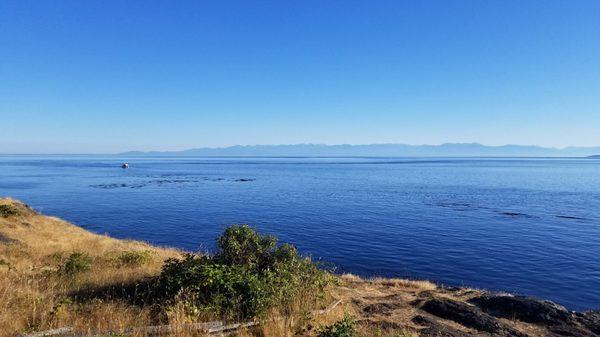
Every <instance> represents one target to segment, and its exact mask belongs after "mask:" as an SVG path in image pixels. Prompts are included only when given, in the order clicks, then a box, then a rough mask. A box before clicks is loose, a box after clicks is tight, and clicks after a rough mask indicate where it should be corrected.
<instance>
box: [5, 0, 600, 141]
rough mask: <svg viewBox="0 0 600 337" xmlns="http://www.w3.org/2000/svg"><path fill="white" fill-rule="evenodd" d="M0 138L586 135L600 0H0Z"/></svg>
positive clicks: (595, 80) (594, 134) (593, 128)
mask: <svg viewBox="0 0 600 337" xmlns="http://www.w3.org/2000/svg"><path fill="white" fill-rule="evenodd" d="M0 117H1V118H0V152H4V153H6V152H27V153H72V152H76V153H95V152H118V151H125V150H174V149H185V148H191V147H203V146H226V145H233V144H282V143H286V144H289V143H305V142H311V143H328V144H336V143H351V144H358V143H363V144H364V143H383V142H386V143H387V142H393V143H409V144H422V143H428V144H438V143H443V142H481V143H484V144H490V145H498V144H506V143H518V144H538V145H545V146H567V145H583V146H591V145H600V1H598V0H591V1H567V0H561V1H550V0H543V1H533V0H528V1H521V0H519V1H507V0H501V1H500V0H498V1H483V0H482V1H475V0H469V1H458V0H457V1H452V0H451V1H447V0H440V1H399V0H396V1H322V0H315V1H312V0H303V1H223V0H220V1H148V0H145V1H131V0H128V1H79V0H77V1H23V0H17V1H12V0H2V1H0Z"/></svg>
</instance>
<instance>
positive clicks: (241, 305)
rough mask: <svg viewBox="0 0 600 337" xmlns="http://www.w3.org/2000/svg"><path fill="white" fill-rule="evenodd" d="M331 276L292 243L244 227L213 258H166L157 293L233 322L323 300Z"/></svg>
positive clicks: (229, 233)
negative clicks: (280, 243)
mask: <svg viewBox="0 0 600 337" xmlns="http://www.w3.org/2000/svg"><path fill="white" fill-rule="evenodd" d="M330 279H331V277H330V275H329V273H327V272H325V271H323V270H320V269H319V268H318V267H317V266H316V265H315V264H314V263H313V262H311V261H310V259H308V258H305V257H302V256H300V255H299V254H298V252H297V250H296V249H295V248H294V247H293V246H291V245H287V244H284V245H277V240H276V239H275V238H274V237H272V236H264V235H260V234H258V233H257V232H255V231H254V230H253V229H251V228H250V227H248V226H245V225H244V226H238V225H236V226H232V227H229V228H228V229H227V230H225V232H224V233H223V235H222V236H221V237H220V238H219V239H218V250H217V253H216V254H215V255H214V256H196V255H191V254H190V255H187V256H186V257H185V258H183V259H180V260H178V259H171V260H168V261H167V262H166V263H165V265H164V266H163V270H162V273H161V275H160V277H159V281H158V286H157V288H158V289H157V290H158V293H159V296H160V297H162V298H165V299H167V300H174V299H176V298H180V299H181V298H182V297H183V299H184V300H185V301H187V302H188V303H191V304H192V305H193V306H194V307H195V308H197V309H198V310H199V311H201V312H205V313H211V314H214V315H218V316H222V317H224V318H231V319H234V318H235V319H245V318H249V317H261V316H263V315H265V314H266V313H267V312H268V311H269V310H271V309H274V308H277V309H280V310H281V311H284V310H290V308H291V307H292V306H293V304H294V303H296V302H298V300H299V299H300V298H302V299H303V300H304V301H305V302H306V303H308V301H309V299H311V298H313V299H314V298H316V297H318V296H322V295H323V294H324V289H325V287H326V285H327V284H328V283H329V281H330Z"/></svg>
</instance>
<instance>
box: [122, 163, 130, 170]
mask: <svg viewBox="0 0 600 337" xmlns="http://www.w3.org/2000/svg"><path fill="white" fill-rule="evenodd" d="M121 168H124V169H126V168H129V164H127V163H123V164H122V165H121Z"/></svg>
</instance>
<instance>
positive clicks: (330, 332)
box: [317, 315, 356, 337]
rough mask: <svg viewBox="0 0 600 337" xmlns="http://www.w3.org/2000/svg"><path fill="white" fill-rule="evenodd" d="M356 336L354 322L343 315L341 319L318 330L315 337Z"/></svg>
mask: <svg viewBox="0 0 600 337" xmlns="http://www.w3.org/2000/svg"><path fill="white" fill-rule="evenodd" d="M354 336H356V321H355V320H354V319H353V318H352V317H350V316H348V315H345V316H344V318H343V319H341V320H339V321H337V322H335V323H334V324H332V325H328V326H325V327H322V328H320V329H319V330H318V331H317V337H354Z"/></svg>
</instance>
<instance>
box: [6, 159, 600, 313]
mask: <svg viewBox="0 0 600 337" xmlns="http://www.w3.org/2000/svg"><path fill="white" fill-rule="evenodd" d="M123 162H128V163H129V164H130V168H128V169H122V168H121V167H120V165H121V163H123ZM0 196H10V197H13V198H16V199H19V200H21V201H23V202H26V203H28V204H29V205H31V206H32V207H33V208H34V209H36V210H37V211H39V212H41V213H43V214H47V215H54V216H58V217H61V218H64V219H66V220H69V221H71V222H73V223H75V224H77V225H79V226H82V227H84V228H86V229H88V230H91V231H93V232H97V233H106V234H108V235H111V236H114V237H118V238H131V239H137V240H144V241H148V242H150V243H153V244H157V245H165V246H174V247H179V248H182V249H185V250H190V251H198V252H206V251H213V250H214V249H215V239H216V237H217V236H218V235H219V234H220V233H221V232H222V231H223V229H224V228H225V227H226V226H228V225H230V224H249V225H251V226H253V227H255V228H257V229H258V230H260V231H261V232H264V233H269V234H274V235H277V236H278V237H279V239H280V241H282V242H289V243H292V244H294V245H296V246H297V247H298V248H299V249H300V251H301V252H303V253H304V254H306V255H310V256H312V257H313V259H317V260H320V261H323V262H324V263H326V264H330V265H332V266H335V267H336V269H337V271H338V272H340V273H343V272H350V273H354V274H358V275H361V276H384V277H408V278H416V279H428V280H432V281H436V282H439V283H441V284H445V285H448V286H469V287H478V288H486V289H490V290H496V291H508V292H513V293H517V294H526V295H533V296H536V297H540V298H544V299H550V300H553V301H555V302H557V303H559V304H562V305H565V306H566V307H567V308H570V309H573V310H587V309H600V258H599V256H600V160H593V159H550V158H540V159H517V158H206V157H130V158H124V157H118V156H26V155H21V156H20V155H4V156H0Z"/></svg>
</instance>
